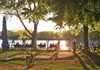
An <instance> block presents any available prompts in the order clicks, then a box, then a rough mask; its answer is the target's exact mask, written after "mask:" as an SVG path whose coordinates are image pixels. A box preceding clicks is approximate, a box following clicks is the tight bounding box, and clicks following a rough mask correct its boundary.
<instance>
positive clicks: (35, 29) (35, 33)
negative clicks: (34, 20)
mask: <svg viewBox="0 0 100 70" xmlns="http://www.w3.org/2000/svg"><path fill="white" fill-rule="evenodd" d="M37 26H38V24H34V32H33V34H32V46H33V48H34V49H36V40H37Z"/></svg>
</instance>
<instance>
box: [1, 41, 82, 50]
mask: <svg viewBox="0 0 100 70" xmlns="http://www.w3.org/2000/svg"><path fill="white" fill-rule="evenodd" d="M8 42H9V44H10V47H11V44H12V40H8ZM17 42H18V43H19V44H21V45H22V43H23V41H22V40H14V43H15V44H16V43H17ZM57 42H58V40H49V41H48V40H37V42H36V43H37V47H38V45H39V44H40V43H42V44H44V43H45V44H46V47H49V46H50V44H57ZM25 43H27V44H31V40H26V41H25ZM67 43H68V40H61V41H60V45H65V44H67ZM80 43H82V44H83V42H80V41H79V42H77V44H76V45H77V46H78V45H79V44H80ZM1 44H2V40H1V39H0V48H1ZM12 47H14V46H12Z"/></svg>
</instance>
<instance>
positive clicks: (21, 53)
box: [9, 52, 24, 58]
mask: <svg viewBox="0 0 100 70" xmlns="http://www.w3.org/2000/svg"><path fill="white" fill-rule="evenodd" d="M22 53H24V52H20V53H17V54H13V55H11V56H9V58H11V57H13V56H16V55H19V54H22Z"/></svg>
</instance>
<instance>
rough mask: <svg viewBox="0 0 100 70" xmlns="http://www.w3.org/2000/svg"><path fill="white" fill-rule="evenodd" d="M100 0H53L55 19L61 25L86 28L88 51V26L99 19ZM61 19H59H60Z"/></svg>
mask: <svg viewBox="0 0 100 70" xmlns="http://www.w3.org/2000/svg"><path fill="white" fill-rule="evenodd" d="M99 5H100V2H99V1H98V0H52V5H51V10H52V12H54V17H53V19H52V20H53V21H54V22H56V23H57V25H59V26H60V28H61V27H62V28H63V27H64V26H65V25H68V26H77V25H79V23H80V24H81V25H83V28H84V49H85V51H88V26H92V27H93V26H94V24H92V22H94V21H97V20H98V19H99V16H98V15H99V10H98V11H97V9H99V8H100V7H99ZM58 20H59V21H58Z"/></svg>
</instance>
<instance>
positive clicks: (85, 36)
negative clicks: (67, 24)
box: [84, 25, 88, 52]
mask: <svg viewBox="0 0 100 70" xmlns="http://www.w3.org/2000/svg"><path fill="white" fill-rule="evenodd" d="M84 51H85V52H87V51H88V26H86V25H84Z"/></svg>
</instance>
